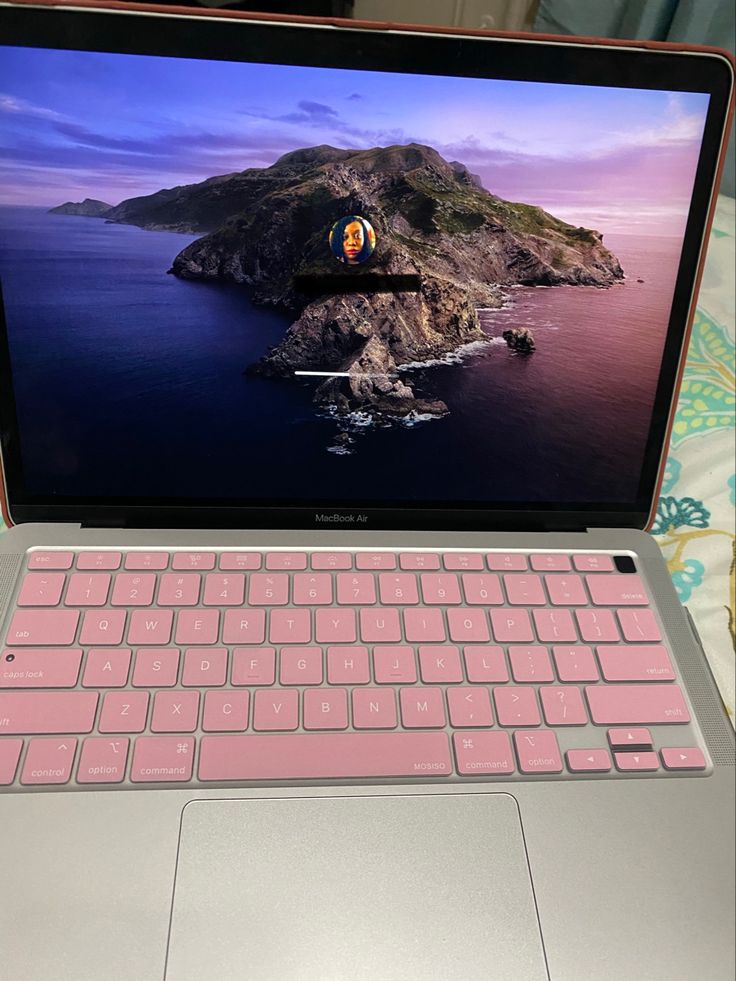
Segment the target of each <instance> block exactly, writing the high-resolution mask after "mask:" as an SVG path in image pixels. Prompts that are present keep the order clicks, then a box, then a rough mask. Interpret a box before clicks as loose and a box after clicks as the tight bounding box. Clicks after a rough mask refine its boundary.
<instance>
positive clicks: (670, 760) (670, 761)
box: [662, 746, 706, 770]
mask: <svg viewBox="0 0 736 981" xmlns="http://www.w3.org/2000/svg"><path fill="white" fill-rule="evenodd" d="M662 762H663V763H664V768H665V770H704V769H705V766H706V763H705V756H704V755H703V752H702V750H699V749H698V748H697V747H696V746H682V747H679V746H678V747H675V748H674V749H663V750H662Z"/></svg>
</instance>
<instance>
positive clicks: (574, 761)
mask: <svg viewBox="0 0 736 981" xmlns="http://www.w3.org/2000/svg"><path fill="white" fill-rule="evenodd" d="M566 755H567V768H568V770H569V771H570V773H608V771H609V770H610V769H611V757H610V756H609V755H608V751H607V750H605V749H571V750H568V752H567V754H566Z"/></svg>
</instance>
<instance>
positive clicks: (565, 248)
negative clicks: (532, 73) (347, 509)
mask: <svg viewBox="0 0 736 981" xmlns="http://www.w3.org/2000/svg"><path fill="white" fill-rule="evenodd" d="M707 104H708V97H707V96H706V95H702V94H696V93H681V92H680V93H673V92H659V91H643V90H635V89H616V88H597V87H591V86H574V85H559V84H547V83H536V82H515V81H503V80H487V79H469V78H467V79H466V78H443V77H437V76H418V75H408V74H396V73H383V72H365V71H353V70H348V69H344V70H343V69H323V68H301V67H293V66H275V65H259V64H234V63H227V62H199V61H194V60H187V59H165V58H156V57H148V56H146V57H143V56H131V55H117V54H105V53H90V52H75V51H43V50H30V49H13V48H6V49H4V52H3V59H2V64H1V65H0V284H1V285H2V292H3V303H4V308H5V317H6V323H7V331H8V340H9V347H10V353H11V364H12V370H13V380H14V389H15V397H16V404H17V408H18V416H19V427H20V435H21V449H22V459H23V468H24V480H25V486H26V489H27V491H28V492H29V493H35V494H44V495H51V494H54V495H59V496H60V497H65V496H66V497H68V496H70V495H71V496H85V497H112V498H133V497H141V498H142V497H145V498H156V497H167V498H229V499H255V500H262V501H269V502H273V503H278V502H279V501H286V500H298V501H309V502H312V501H315V502H319V501H330V500H331V501H334V502H336V501H345V502H351V501H361V502H365V503H369V502H382V501H394V502H407V503H409V502H422V501H448V502H451V501H477V502H494V501H498V502H502V501H503V502H519V503H534V502H559V503H563V502H565V503H573V502H597V503H603V502H607V503H608V502H610V503H617V502H620V503H627V502H633V499H634V497H635V495H636V491H637V487H638V481H639V475H640V469H641V465H642V459H643V453H644V446H645V441H646V436H647V433H648V429H649V423H650V417H651V411H652V405H653V401H654V395H655V388H656V383H657V378H658V374H659V369H660V362H661V356H662V350H663V345H664V340H665V335H666V330H667V323H668V319H669V313H670V306H671V302H672V295H673V289H674V284H675V279H676V274H677V267H678V263H679V257H680V251H681V247H682V238H683V234H684V228H685V222H686V218H687V214H688V209H689V202H690V195H691V192H692V187H693V180H694V175H695V169H696V165H697V160H698V155H699V152H700V142H701V138H702V131H703V126H704V122H705V115H706V111H707ZM331 231H332V235H331V234H330V233H331ZM351 237H352V238H351ZM343 249H344V251H343ZM341 277H342V278H341ZM361 277H366V278H365V279H363V280H361ZM409 281H411V282H412V283H413V284H415V285H413V286H412V287H411V288H406V287H405V286H402V285H401V284H402V283H403V284H405V283H406V282H409ZM305 283H306V284H307V285H308V288H305V286H304V284H305ZM381 283H396V284H399V286H397V287H395V288H383V287H381V286H380V284H381ZM376 284H379V286H376Z"/></svg>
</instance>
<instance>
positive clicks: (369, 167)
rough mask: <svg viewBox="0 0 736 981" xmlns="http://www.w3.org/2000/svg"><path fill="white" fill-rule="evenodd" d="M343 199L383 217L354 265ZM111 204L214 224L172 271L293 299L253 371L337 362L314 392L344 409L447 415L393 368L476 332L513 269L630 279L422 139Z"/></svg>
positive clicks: (328, 153)
mask: <svg viewBox="0 0 736 981" xmlns="http://www.w3.org/2000/svg"><path fill="white" fill-rule="evenodd" d="M346 214H360V215H364V216H365V217H366V218H368V219H369V221H371V223H372V224H373V227H374V228H375V230H376V236H377V244H376V249H375V252H374V254H373V256H372V257H371V258H370V259H369V260H368V262H366V263H364V264H363V265H361V266H360V267H351V268H345V267H340V265H339V264H338V263H336V262H335V260H334V258H333V257H332V255H331V254H330V251H329V248H328V243H327V234H328V231H329V228H330V227H331V225H332V224H333V223H334V222H335V221H336V220H337V219H338V218H340V217H342V216H343V215H346ZM105 217H106V219H107V220H108V221H114V222H122V223H128V224H135V225H139V226H140V227H143V228H155V229H170V230H175V231H189V232H192V231H194V232H200V231H202V232H206V233H207V234H204V235H203V236H202V237H201V238H199V239H197V241H195V242H193V243H192V244H191V245H189V246H188V247H187V248H185V249H184V250H183V251H182V252H180V253H179V255H178V256H176V258H175V259H174V262H173V266H172V269H171V272H172V273H173V274H174V275H176V276H179V277H182V278H185V279H190V280H206V281H220V282H232V283H239V284H242V285H243V286H244V287H245V288H247V289H248V291H249V293H250V295H251V297H252V299H253V300H254V302H255V303H257V304H262V305H269V306H274V307H276V308H279V309H282V310H284V311H286V312H288V313H289V315H290V316H291V317H292V318H293V322H292V325H291V327H290V328H289V329H288V331H287V333H286V335H285V337H284V339H283V341H282V342H281V343H280V344H279V345H278V346H277V347H276V348H274V349H272V350H270V351H268V352H265V353H264V357H263V358H262V359H261V360H260V361H259V362H258V363H257V364H255V365H251V366H249V368H248V370H249V371H250V372H254V373H257V374H260V375H264V376H268V377H292V376H293V373H294V371H295V370H300V369H301V370H305V369H312V370H314V369H317V368H318V369H321V370H334V371H340V372H342V373H344V377H341V378H336V379H331V380H329V381H328V382H325V383H324V384H322V385H321V386H320V387H319V388H318V390H317V392H316V396H315V397H316V399H317V401H319V402H321V403H327V404H329V405H330V406H331V408H332V410H334V411H339V412H349V411H351V410H353V409H356V408H359V409H362V410H364V411H366V410H367V411H369V412H373V413H376V414H382V415H386V414H393V415H397V416H405V415H407V414H409V413H412V412H416V411H421V412H423V413H426V412H429V413H433V414H442V413H443V412H446V411H447V407H446V406H445V405H444V404H443V403H441V402H438V401H436V400H432V399H418V398H417V397H416V395H415V393H414V392H413V391H412V389H411V387H410V386H409V385H408V384H407V383H405V382H404V381H402V380H401V379H399V377H398V369H399V367H400V366H401V365H402V364H407V363H409V362H417V361H425V360H428V359H430V358H436V357H438V356H442V355H443V354H446V353H448V352H450V351H454V350H456V349H457V348H458V347H460V346H461V345H463V344H466V343H468V342H470V341H476V340H481V339H483V338H484V337H485V335H484V333H483V331H482V330H481V327H480V324H479V321H478V315H477V313H476V309H477V307H479V306H485V307H492V306H499V305H500V304H501V302H502V299H503V295H504V289H503V288H504V287H506V286H510V285H513V284H526V285H543V286H557V285H563V284H573V285H575V284H580V285H586V286H598V287H608V286H611V285H612V284H613V283H614V282H615V281H616V280H618V279H622V278H623V270H622V269H621V266H620V265H619V262H618V260H617V259H616V257H615V256H614V255H612V254H611V253H610V252H609V251H608V250H607V249H606V248H605V246H604V245H603V241H602V236H601V235H600V234H599V233H598V232H596V231H592V230H590V229H587V228H580V227H574V226H572V225H568V224H566V223H565V222H563V221H560V220H559V219H557V218H555V217H553V216H552V215H550V214H548V213H547V212H545V211H543V210H542V209H541V208H538V207H534V206H531V205H526V204H516V203H512V202H509V201H505V200H503V199H501V198H499V197H496V196H495V195H493V194H491V193H489V192H488V191H487V190H485V189H484V188H483V187H482V186H480V181H479V179H478V178H477V176H475V175H473V174H471V173H470V172H469V171H468V170H467V168H466V167H465V166H463V164H461V163H458V162H457V161H453V162H451V163H448V162H447V161H446V160H444V159H443V158H442V157H441V156H440V154H439V153H437V151H436V150H434V149H432V148H431V147H427V146H422V145H419V144H408V145H405V146H389V147H375V148H372V149H369V150H341V149H335V148H334V147H329V146H318V147H309V148H305V149H302V150H295V151H293V152H291V153H287V154H286V155H285V156H283V157H281V158H280V159H279V160H278V161H276V163H275V164H273V165H272V166H271V167H267V168H261V169H251V170H245V171H243V172H242V173H237V174H229V175H225V176H222V177H214V178H211V179H210V180H207V181H204V182H202V183H200V184H194V185H190V186H186V187H178V188H174V189H170V190H163V191H160V192H158V193H156V194H153V195H149V196H147V197H141V198H134V199H131V200H129V201H124V202H123V203H122V204H120V205H118V206H117V207H116V208H113V209H111V210H110V211H109V212H108V213H107V214H106V216H105ZM362 273H363V274H364V273H370V274H373V275H375V274H377V273H378V274H380V275H406V274H411V275H418V276H419V277H420V280H421V286H420V288H419V291H418V292H413V293H374V292H372V293H369V292H361V291H360V279H359V277H360V275H361V274H362ZM335 274H338V275H345V276H347V277H352V279H351V283H352V284H353V285H352V287H351V289H352V291H351V292H349V293H347V294H345V293H339V292H338V293H336V292H334V291H332V292H329V293H327V292H326V293H325V295H322V296H319V295H317V296H315V295H314V290H312V291H310V295H305V294H302V293H300V292H299V290H298V288H297V286H296V284H295V282H294V277H295V276H298V277H300V278H301V277H308V278H310V279H311V281H312V282H314V283H317V284H319V277H320V276H323V275H330V276H334V275H335ZM317 293H319V290H317Z"/></svg>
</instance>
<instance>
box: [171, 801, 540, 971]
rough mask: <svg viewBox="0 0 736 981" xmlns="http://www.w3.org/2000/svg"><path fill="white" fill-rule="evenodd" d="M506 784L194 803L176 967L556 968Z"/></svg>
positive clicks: (177, 898)
mask: <svg viewBox="0 0 736 981" xmlns="http://www.w3.org/2000/svg"><path fill="white" fill-rule="evenodd" d="M547 977H548V975H547V971H546V968H545V959H544V953H543V949H542V942H541V937H540V933H539V925H538V921H537V915H536V909H535V904H534V895H533V892H532V885H531V877H530V872H529V866H528V863H527V858H526V852H525V848H524V842H523V838H522V831H521V822H520V818H519V810H518V806H517V803H516V800H515V799H514V798H513V797H512V796H510V795H509V794H505V793H490V794H457V795H438V796H431V795H428V796H420V797H417V796H403V797H402V796H396V797H368V796H365V797H323V798H297V799H294V798H286V799H270V800H269V799H252V800H232V801H222V800H218V801H194V802H192V803H190V804H188V805H187V806H186V807H185V808H184V812H183V817H182V825H181V839H180V846H179V857H178V863H177V869H176V885H175V891H174V900H173V914H172V920H171V931H170V937H169V951H168V960H167V972H166V981H202V979H203V978H212V979H215V978H216V979H217V981H245V979H248V981H344V979H349V981H377V979H381V981H415V979H417V978H421V979H422V981H472V979H476V978H477V979H479V981H480V979H483V981H506V979H513V981H546V979H547Z"/></svg>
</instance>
